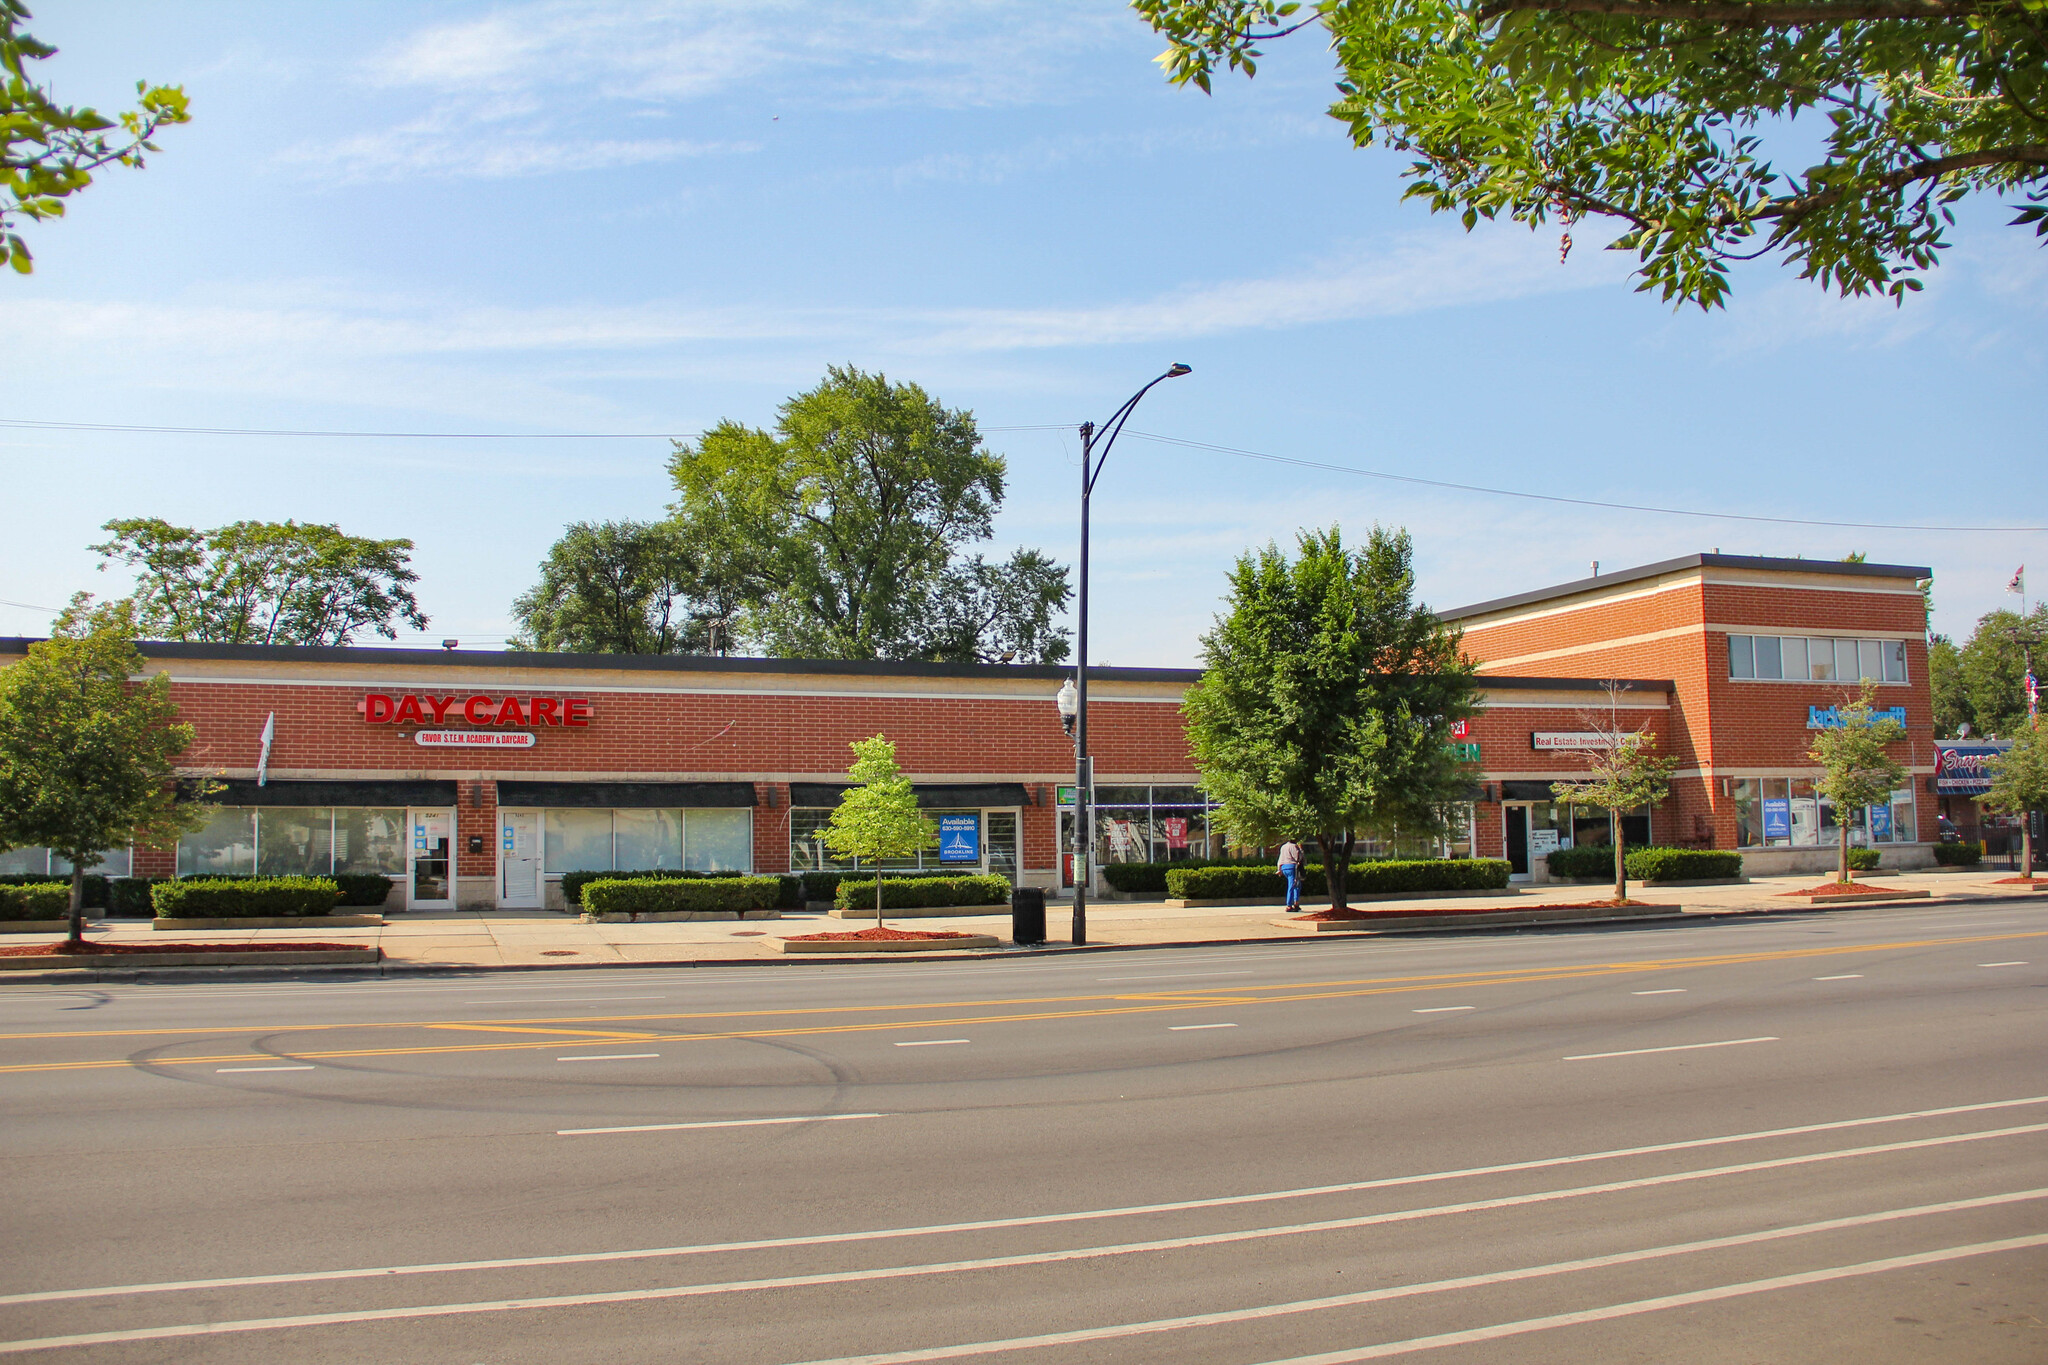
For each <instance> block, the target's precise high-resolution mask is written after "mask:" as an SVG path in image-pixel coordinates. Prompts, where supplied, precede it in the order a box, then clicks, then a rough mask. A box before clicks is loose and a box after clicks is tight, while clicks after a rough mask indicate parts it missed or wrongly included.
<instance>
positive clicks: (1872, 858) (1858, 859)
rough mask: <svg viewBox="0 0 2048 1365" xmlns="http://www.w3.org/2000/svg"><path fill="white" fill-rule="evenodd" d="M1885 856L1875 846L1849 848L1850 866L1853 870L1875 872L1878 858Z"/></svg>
mask: <svg viewBox="0 0 2048 1365" xmlns="http://www.w3.org/2000/svg"><path fill="white" fill-rule="evenodd" d="M1883 856H1884V855H1882V854H1881V853H1879V852H1878V851H1877V850H1876V849H1874V848H1852V849H1850V850H1849V868H1850V870H1851V871H1853V872H1875V871H1877V863H1878V859H1879V858H1881V857H1883Z"/></svg>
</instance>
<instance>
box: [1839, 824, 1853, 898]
mask: <svg viewBox="0 0 2048 1365" xmlns="http://www.w3.org/2000/svg"><path fill="white" fill-rule="evenodd" d="M1835 842H1836V843H1837V844H1839V845H1841V862H1840V865H1839V866H1838V867H1837V868H1836V870H1835V880H1836V881H1838V882H1850V883H1854V882H1855V880H1856V869H1855V868H1853V867H1850V866H1849V822H1848V821H1846V820H1838V821H1836V822H1835Z"/></svg>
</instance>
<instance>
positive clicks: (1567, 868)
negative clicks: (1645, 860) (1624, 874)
mask: <svg viewBox="0 0 2048 1365" xmlns="http://www.w3.org/2000/svg"><path fill="white" fill-rule="evenodd" d="M1635 851H1636V852H1642V851H1643V850H1641V849H1637V850H1635ZM1543 863H1544V865H1545V866H1546V867H1548V868H1549V869H1550V875H1551V876H1553V877H1612V876H1613V875H1614V845H1613V844H1573V845H1572V846H1571V847H1570V848H1560V849H1558V850H1556V851H1555V852H1552V853H1547V854H1545V855H1544V858H1543ZM1629 875H1630V876H1634V875H1635V874H1634V873H1630V874H1629Z"/></svg>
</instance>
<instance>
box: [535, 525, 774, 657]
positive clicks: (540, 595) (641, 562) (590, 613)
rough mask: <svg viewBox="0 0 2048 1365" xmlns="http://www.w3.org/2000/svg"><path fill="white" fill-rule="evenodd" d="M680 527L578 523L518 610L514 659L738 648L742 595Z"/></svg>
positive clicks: (544, 564)
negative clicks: (734, 630)
mask: <svg viewBox="0 0 2048 1365" xmlns="http://www.w3.org/2000/svg"><path fill="white" fill-rule="evenodd" d="M714 567H715V566H714V564H713V562H712V557H711V556H710V555H707V554H706V553H705V550H704V548H703V546H702V544H701V543H700V542H698V541H696V540H694V539H693V538H692V537H691V536H690V535H689V534H688V533H687V532H686V530H685V529H684V527H683V526H682V525H681V524H680V523H678V522H675V521H656V522H645V521H606V522H588V521H579V522H576V523H574V524H572V525H571V526H570V527H569V528H568V529H567V530H566V531H564V532H563V533H562V538H561V539H560V540H558V541H556V542H555V543H554V546H553V547H552V548H551V549H550V550H549V551H548V557H547V558H546V559H544V560H542V561H541V566H540V582H539V583H537V584H535V585H534V586H533V587H532V588H529V589H528V590H527V591H526V592H524V593H522V594H520V596H519V598H518V599H517V600H516V601H514V602H513V604H512V615H513V618H514V619H515V620H517V621H518V622H519V631H520V634H519V638H518V639H516V640H514V641H513V642H512V645H513V648H515V649H537V650H545V651H550V652H555V651H567V652H570V653H578V654H712V653H719V652H723V651H727V650H730V649H731V648H732V647H733V645H734V643H735V642H734V640H733V638H732V635H731V627H732V621H733V618H734V617H735V616H737V615H738V613H739V608H740V603H741V599H742V595H743V594H742V591H741V588H740V585H739V584H738V583H737V582H735V581H733V579H732V577H731V576H726V577H723V578H721V577H719V576H718V575H717V574H715V573H714Z"/></svg>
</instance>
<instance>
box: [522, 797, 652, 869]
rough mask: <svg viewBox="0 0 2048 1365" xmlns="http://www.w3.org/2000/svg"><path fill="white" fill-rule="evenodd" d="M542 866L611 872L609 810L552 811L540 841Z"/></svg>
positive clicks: (548, 815)
mask: <svg viewBox="0 0 2048 1365" xmlns="http://www.w3.org/2000/svg"><path fill="white" fill-rule="evenodd" d="M543 845H544V847H543V851H542V858H543V863H542V866H543V867H544V868H545V869H546V870H547V871H548V872H549V873H550V874H555V873H562V872H610V871H611V870H612V869H613V867H614V864H613V862H612V813H611V812H610V811H608V810H574V809H570V810H551V811H549V812H547V834H546V837H545V839H544V840H543ZM629 870H630V869H629Z"/></svg>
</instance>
